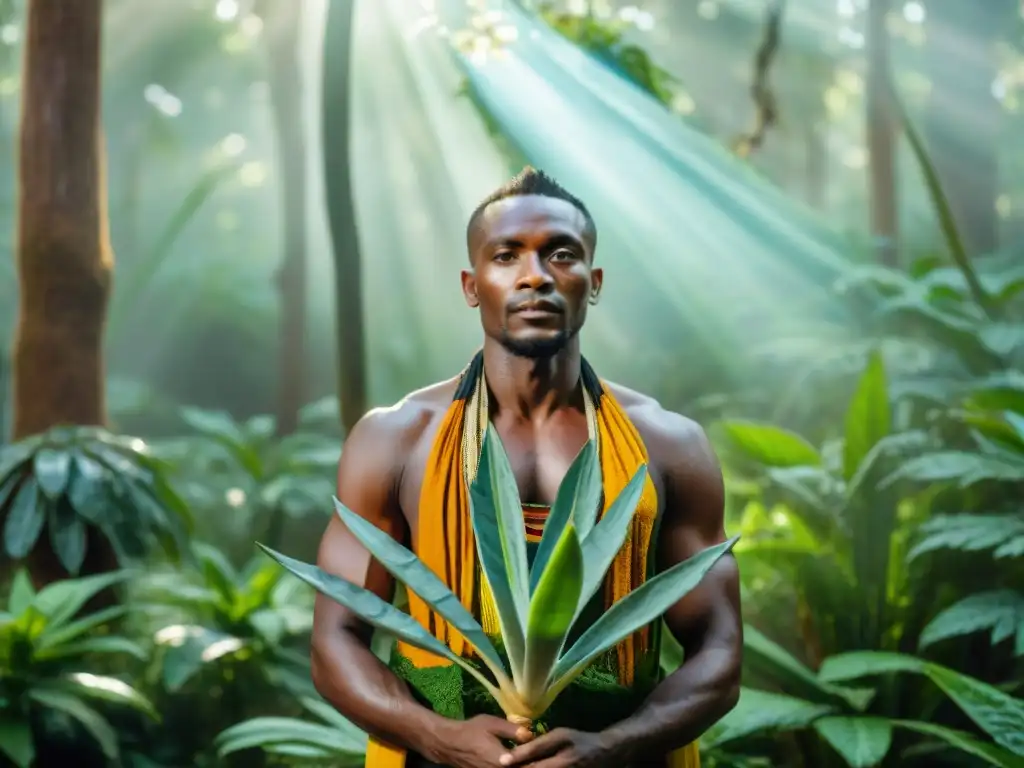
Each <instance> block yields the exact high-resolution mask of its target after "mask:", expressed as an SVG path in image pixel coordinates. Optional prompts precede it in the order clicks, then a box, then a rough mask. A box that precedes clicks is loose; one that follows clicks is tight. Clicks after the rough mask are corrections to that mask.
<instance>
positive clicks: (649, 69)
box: [538, 3, 677, 105]
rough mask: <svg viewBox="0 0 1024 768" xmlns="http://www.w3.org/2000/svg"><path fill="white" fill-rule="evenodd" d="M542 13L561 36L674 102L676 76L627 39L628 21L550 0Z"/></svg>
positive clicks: (663, 99) (658, 96) (656, 95)
mask: <svg viewBox="0 0 1024 768" xmlns="http://www.w3.org/2000/svg"><path fill="white" fill-rule="evenodd" d="M538 13H539V15H540V17H541V18H542V19H544V21H546V22H547V23H548V24H549V25H550V26H551V28H552V29H554V30H555V31H556V32H558V33H559V34H560V35H562V36H563V37H565V38H567V39H568V40H571V41H572V42H574V43H575V44H576V45H578V46H580V48H582V49H583V50H585V51H587V52H588V53H590V54H591V55H593V56H594V57H595V58H597V59H598V60H599V61H603V62H604V63H605V64H607V65H608V66H610V67H611V68H612V69H614V70H615V71H617V72H619V73H620V74H621V75H623V76H624V77H625V78H626V79H627V80H630V81H631V82H633V83H636V84H637V85H638V86H640V87H641V88H642V89H643V90H645V91H646V92H647V93H649V94H650V95H651V96H653V97H654V98H655V99H657V100H658V101H660V102H661V103H662V104H665V105H670V104H671V103H672V99H673V96H674V95H675V92H674V87H675V85H676V83H677V80H676V78H675V77H673V76H672V75H671V74H670V73H669V72H668V71H667V70H665V69H662V68H661V67H659V66H657V65H656V64H655V63H654V61H653V59H651V56H650V54H649V53H647V51H645V50H644V49H643V48H641V47H640V46H639V45H636V44H635V43H630V42H627V41H626V40H625V39H624V36H625V33H626V32H627V31H628V30H629V28H630V24H629V23H628V22H626V21H623V20H621V19H602V18H598V17H596V16H594V15H593V14H582V15H581V14H576V13H567V12H564V11H560V10H557V9H556V8H555V7H554V6H553V4H549V3H545V4H543V5H541V6H540V8H539V9H538Z"/></svg>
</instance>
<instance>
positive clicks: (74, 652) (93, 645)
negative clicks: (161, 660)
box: [33, 635, 149, 661]
mask: <svg viewBox="0 0 1024 768" xmlns="http://www.w3.org/2000/svg"><path fill="white" fill-rule="evenodd" d="M93 653H103V654H106V653H123V654H126V655H128V656H132V657H134V658H136V659H138V660H139V661H147V660H148V659H149V654H148V653H146V650H145V649H144V648H143V647H142V646H141V645H139V644H138V643H136V642H135V641H134V640H129V639H128V638H127V637H119V636H117V635H106V636H101V637H90V638H87V639H85V640H80V641H78V642H74V643H63V644H61V645H57V646H54V647H52V648H44V649H42V650H40V651H38V652H36V653H35V654H33V658H34V659H38V660H39V661H54V660H57V659H61V660H67V659H75V658H78V657H80V656H86V655H89V654H93Z"/></svg>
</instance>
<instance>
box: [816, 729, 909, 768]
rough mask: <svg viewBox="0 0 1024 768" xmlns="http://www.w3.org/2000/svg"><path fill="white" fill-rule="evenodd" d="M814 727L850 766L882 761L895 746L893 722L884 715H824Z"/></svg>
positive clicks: (859, 767)
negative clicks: (883, 716) (882, 716)
mask: <svg viewBox="0 0 1024 768" xmlns="http://www.w3.org/2000/svg"><path fill="white" fill-rule="evenodd" d="M814 730H816V731H817V732H818V735H819V736H821V738H823V739H824V740H825V741H827V742H828V743H829V744H831V745H832V748H833V749H834V750H835V751H836V752H838V753H839V754H840V755H841V756H842V758H843V759H844V760H845V761H846V764H847V765H848V766H850V768H873V766H876V765H879V764H881V762H882V760H883V759H884V758H885V756H886V755H887V754H888V753H889V748H890V747H891V746H892V722H891V721H889V720H885V719H883V718H880V717H838V716H837V717H823V718H821V719H820V720H815V721H814Z"/></svg>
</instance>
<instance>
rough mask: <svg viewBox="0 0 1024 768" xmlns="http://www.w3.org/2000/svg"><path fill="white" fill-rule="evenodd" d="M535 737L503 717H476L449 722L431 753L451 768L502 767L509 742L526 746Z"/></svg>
mask: <svg viewBox="0 0 1024 768" xmlns="http://www.w3.org/2000/svg"><path fill="white" fill-rule="evenodd" d="M532 739H533V734H532V733H531V732H530V731H529V730H528V729H526V728H523V727H522V726H518V725H515V724H513V723H510V722H509V721H508V720H505V719H503V718H500V717H492V716H491V715H477V716H476V717H472V718H470V719H469V720H449V721H448V722H447V723H446V724H445V725H444V727H442V728H440V729H439V730H438V731H437V732H436V733H435V734H434V736H433V738H432V739H431V741H432V742H433V744H432V748H431V749H430V750H428V751H429V752H430V753H431V754H425V755H424V756H425V757H427V758H428V759H429V760H431V761H432V762H434V763H437V764H438V765H444V766H449V767H450V768H501V763H500V762H498V761H499V760H500V759H501V756H502V755H504V754H507V753H508V752H509V748H508V747H506V746H505V742H506V741H511V742H514V743H516V744H525V743H526V742H528V741H530V740H532Z"/></svg>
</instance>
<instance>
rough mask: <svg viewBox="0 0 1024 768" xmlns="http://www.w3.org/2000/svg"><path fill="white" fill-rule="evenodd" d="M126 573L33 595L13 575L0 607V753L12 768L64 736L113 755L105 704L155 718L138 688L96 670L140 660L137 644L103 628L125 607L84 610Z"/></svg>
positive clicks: (22, 576) (116, 747)
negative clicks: (112, 659)
mask: <svg viewBox="0 0 1024 768" xmlns="http://www.w3.org/2000/svg"><path fill="white" fill-rule="evenodd" d="M127 576H128V574H126V573H123V572H119V573H112V574H104V575H102V576H89V577H85V578H81V579H68V580H65V581H58V582H55V583H53V584H50V585H49V586H47V587H46V588H44V589H42V590H41V591H39V592H38V593H37V592H35V590H33V588H32V586H31V584H30V582H29V579H28V576H27V574H26V573H25V571H19V572H18V573H17V575H16V576H15V578H14V582H13V584H12V586H11V591H10V595H9V596H8V597H7V600H6V604H5V605H4V608H3V610H2V611H0V755H6V757H7V758H8V759H9V760H10V761H11V762H12V763H13V764H14V765H15V766H17V767H18V768H29V766H31V765H32V764H33V760H34V759H35V757H36V755H37V753H38V752H40V751H41V750H44V749H47V748H48V747H50V748H52V747H53V742H54V741H55V740H60V741H64V742H66V741H67V740H68V739H69V738H70V739H71V740H72V742H73V743H78V745H79V747H80V748H81V749H84V750H85V751H86V753H89V752H90V751H92V752H95V753H96V754H101V755H103V756H104V757H105V758H107V759H108V760H110V761H112V762H113V761H116V760H118V759H119V757H120V754H121V745H120V741H119V736H118V732H117V730H116V729H115V727H114V726H113V725H112V724H111V722H110V720H109V719H108V717H107V715H108V714H109V709H110V707H111V706H114V707H120V708H127V709H130V710H135V711H137V712H139V713H142V714H143V715H145V716H147V717H149V718H152V719H157V713H156V711H155V710H154V708H153V706H152V704H151V703H150V702H149V700H148V699H146V698H145V697H144V696H143V695H142V694H141V693H140V692H139V691H138V690H136V688H134V687H133V686H132V685H130V684H128V683H126V682H124V681H123V680H121V679H119V678H118V677H113V676H108V675H103V674H97V664H98V663H100V662H101V660H102V659H103V658H104V657H106V656H111V655H113V656H117V655H127V656H130V657H134V658H136V659H141V658H145V650H144V649H143V648H142V647H141V646H140V645H139V644H137V643H136V642H134V641H132V640H131V639H129V638H127V637H124V636H122V635H118V634H113V633H112V632H110V631H109V629H110V625H111V623H112V622H114V621H115V620H116V619H118V618H119V617H121V616H122V615H123V614H124V613H125V611H126V609H125V608H124V607H123V606H114V607H111V608H107V609H102V610H99V611H96V612H92V613H84V614H83V613H82V608H83V606H85V604H86V603H87V602H88V601H89V600H90V599H91V598H93V597H94V596H96V595H97V594H98V593H100V592H101V591H103V590H105V589H108V588H109V587H111V586H114V585H116V584H118V583H119V582H122V581H124V580H125V578H126V577H127ZM62 731H63V732H64V735H60V734H61V732H62ZM68 733H70V734H71V735H70V737H69V736H68V735H67V734H68Z"/></svg>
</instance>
